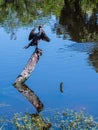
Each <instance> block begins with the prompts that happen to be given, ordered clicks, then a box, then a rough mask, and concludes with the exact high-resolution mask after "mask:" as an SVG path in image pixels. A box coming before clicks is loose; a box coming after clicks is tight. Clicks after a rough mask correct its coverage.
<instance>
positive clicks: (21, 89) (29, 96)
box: [15, 83, 44, 112]
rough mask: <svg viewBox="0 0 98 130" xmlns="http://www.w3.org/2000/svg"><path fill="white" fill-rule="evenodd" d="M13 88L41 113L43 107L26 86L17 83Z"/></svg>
mask: <svg viewBox="0 0 98 130" xmlns="http://www.w3.org/2000/svg"><path fill="white" fill-rule="evenodd" d="M15 88H16V89H17V90H18V91H19V92H20V93H22V94H23V95H24V96H25V97H26V98H27V99H28V101H29V102H30V103H31V104H32V105H33V106H34V107H35V108H36V110H37V112H40V111H42V109H43V107H44V105H43V103H42V102H41V101H40V99H39V98H38V96H37V95H36V94H35V93H34V91H32V90H31V89H30V88H29V87H28V86H27V85H26V84H21V83H17V84H15Z"/></svg>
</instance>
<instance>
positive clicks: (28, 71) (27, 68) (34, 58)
mask: <svg viewBox="0 0 98 130" xmlns="http://www.w3.org/2000/svg"><path fill="white" fill-rule="evenodd" d="M41 55H42V50H40V49H36V50H35V52H34V53H33V54H32V56H31V58H30V59H29V61H28V63H27V65H26V66H25V68H24V69H23V71H22V72H21V74H20V75H19V76H18V77H17V79H16V81H15V82H14V85H15V84H16V83H24V82H25V81H26V80H27V79H28V78H29V76H30V74H31V73H32V71H33V70H34V68H35V65H36V64H37V62H38V60H39V58H40V56H41Z"/></svg>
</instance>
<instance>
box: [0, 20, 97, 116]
mask: <svg viewBox="0 0 98 130" xmlns="http://www.w3.org/2000/svg"><path fill="white" fill-rule="evenodd" d="M50 21H51V19H50ZM32 28H33V27H21V28H19V29H17V30H16V37H17V38H16V40H14V39H11V38H10V37H11V36H10V33H9V34H8V33H7V32H6V31H5V30H4V28H3V27H0V38H1V42H0V95H1V96H0V115H4V116H11V115H13V113H15V112H32V113H33V112H35V111H36V110H35V108H34V107H33V106H32V105H31V104H30V103H29V102H28V100H27V99H26V98H25V97H24V96H23V95H22V94H21V93H19V92H18V91H17V89H15V88H14V86H13V83H14V81H15V79H16V78H17V76H18V75H19V74H20V73H21V71H22V70H23V68H24V67H25V65H26V63H27V61H28V60H29V58H30V56H31V55H32V53H33V52H34V47H30V48H28V49H23V47H24V46H25V45H27V44H28V35H29V32H30V31H31V29H32ZM43 29H44V30H45V32H46V34H47V35H48V36H49V37H50V39H51V41H50V42H49V43H47V42H45V41H41V42H40V43H39V48H41V49H42V50H43V55H42V56H41V58H40V60H39V62H38V64H37V65H36V67H35V70H34V72H33V73H32V74H31V76H30V77H29V79H28V80H27V81H26V84H27V85H28V87H29V88H30V89H32V90H33V91H34V92H35V93H36V95H37V96H38V97H39V98H40V100H41V101H42V102H43V104H44V110H46V109H48V108H54V109H55V108H59V109H62V108H70V109H74V110H84V111H86V112H88V113H90V114H92V115H94V116H96V117H97V116H98V111H97V110H98V73H96V71H95V68H94V67H93V66H91V64H89V62H90V61H89V54H90V53H91V51H92V49H93V48H94V46H95V45H96V44H97V43H86V44H85V43H77V42H75V41H72V40H71V38H68V39H66V40H63V38H62V35H61V37H58V36H57V35H56V33H53V32H52V31H51V26H50V25H49V24H45V25H44V27H43ZM61 82H63V93H61V92H60V83H61Z"/></svg>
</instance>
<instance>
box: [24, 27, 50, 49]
mask: <svg viewBox="0 0 98 130" xmlns="http://www.w3.org/2000/svg"><path fill="white" fill-rule="evenodd" d="M28 40H32V41H31V42H30V43H29V44H28V45H27V46H25V47H24V48H25V49H27V48H28V47H30V46H36V47H37V48H38V43H39V41H40V40H44V41H47V42H49V41H50V39H49V37H48V36H47V35H46V33H45V32H44V30H43V29H42V26H39V27H38V33H35V28H34V29H33V30H32V31H31V32H30V34H29V37H28Z"/></svg>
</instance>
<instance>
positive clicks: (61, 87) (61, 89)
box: [60, 82, 64, 93]
mask: <svg viewBox="0 0 98 130" xmlns="http://www.w3.org/2000/svg"><path fill="white" fill-rule="evenodd" d="M63 84H64V83H63V82H61V83H60V92H61V93H63Z"/></svg>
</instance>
